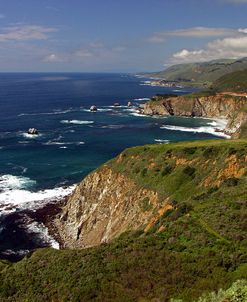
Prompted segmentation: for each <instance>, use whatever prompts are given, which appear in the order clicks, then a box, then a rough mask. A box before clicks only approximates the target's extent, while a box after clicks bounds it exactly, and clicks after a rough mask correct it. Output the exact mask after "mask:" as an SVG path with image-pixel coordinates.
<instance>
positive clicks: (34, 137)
mask: <svg viewBox="0 0 247 302" xmlns="http://www.w3.org/2000/svg"><path fill="white" fill-rule="evenodd" d="M21 136H23V137H24V138H28V139H37V138H39V137H41V136H42V134H41V133H39V134H29V133H26V132H22V133H21Z"/></svg>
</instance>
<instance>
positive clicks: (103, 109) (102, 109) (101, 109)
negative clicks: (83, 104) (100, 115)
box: [82, 108, 112, 113]
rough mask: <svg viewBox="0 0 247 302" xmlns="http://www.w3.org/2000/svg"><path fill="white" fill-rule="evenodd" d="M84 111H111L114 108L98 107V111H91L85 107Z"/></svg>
mask: <svg viewBox="0 0 247 302" xmlns="http://www.w3.org/2000/svg"><path fill="white" fill-rule="evenodd" d="M82 111H85V112H92V113H97V112H109V111H112V109H111V108H97V111H91V110H90V109H83V110H82Z"/></svg>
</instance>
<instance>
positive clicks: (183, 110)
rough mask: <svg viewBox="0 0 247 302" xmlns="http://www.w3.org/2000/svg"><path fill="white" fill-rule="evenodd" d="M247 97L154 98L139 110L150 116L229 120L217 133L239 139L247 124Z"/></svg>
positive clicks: (160, 96)
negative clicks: (244, 125) (246, 107)
mask: <svg viewBox="0 0 247 302" xmlns="http://www.w3.org/2000/svg"><path fill="white" fill-rule="evenodd" d="M246 103H247V102H246V97H236V96H229V95H227V96H226V95H222V94H218V95H212V96H201V97H196V96H195V97H193V96H192V97H188V96H166V95H164V96H162V95H158V96H155V97H153V98H152V99H151V100H150V101H148V102H146V103H145V104H144V105H143V106H142V107H140V108H139V113H140V114H143V115H147V116H148V115H149V116H155V115H158V116H181V117H200V118H210V119H222V120H227V124H226V127H225V129H218V130H217V131H219V132H223V133H224V134H226V135H228V136H230V137H232V138H238V137H239V135H240V132H241V126H242V125H243V124H244V123H246V122H247V112H246V111H245V110H244V106H246Z"/></svg>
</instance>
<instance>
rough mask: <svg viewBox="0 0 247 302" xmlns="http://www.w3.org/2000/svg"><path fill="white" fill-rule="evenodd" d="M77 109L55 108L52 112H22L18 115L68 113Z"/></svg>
mask: <svg viewBox="0 0 247 302" xmlns="http://www.w3.org/2000/svg"><path fill="white" fill-rule="evenodd" d="M73 111H76V109H74V108H69V109H66V110H54V111H52V112H35V113H20V114H18V116H28V115H30V116H35V115H56V114H66V113H70V112H73Z"/></svg>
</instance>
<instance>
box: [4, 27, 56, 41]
mask: <svg viewBox="0 0 247 302" xmlns="http://www.w3.org/2000/svg"><path fill="white" fill-rule="evenodd" d="M57 31H58V30H57V29H56V28H52V27H45V26H39V25H16V26H9V27H5V28H3V29H2V31H0V42H11V41H29V40H47V39H48V37H49V34H50V33H54V32H57Z"/></svg>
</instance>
